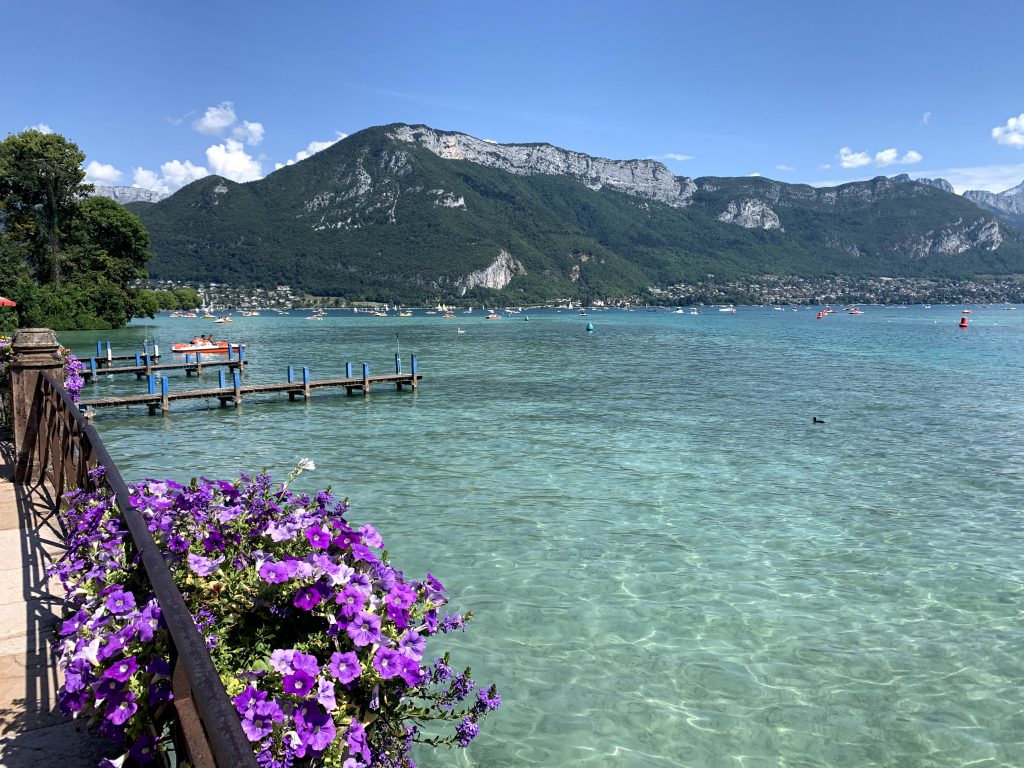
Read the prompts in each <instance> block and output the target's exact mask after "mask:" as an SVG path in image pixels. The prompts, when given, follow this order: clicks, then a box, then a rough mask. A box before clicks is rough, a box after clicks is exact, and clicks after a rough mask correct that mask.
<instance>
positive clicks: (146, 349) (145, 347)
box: [142, 339, 149, 356]
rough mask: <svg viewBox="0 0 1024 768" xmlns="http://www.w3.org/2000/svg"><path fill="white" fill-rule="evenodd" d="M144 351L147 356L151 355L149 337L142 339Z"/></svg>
mask: <svg viewBox="0 0 1024 768" xmlns="http://www.w3.org/2000/svg"><path fill="white" fill-rule="evenodd" d="M142 351H143V353H145V354H146V355H147V356H148V355H149V341H148V340H147V339H143V340H142Z"/></svg>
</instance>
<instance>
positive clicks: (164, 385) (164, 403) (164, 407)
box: [160, 376, 171, 415]
mask: <svg viewBox="0 0 1024 768" xmlns="http://www.w3.org/2000/svg"><path fill="white" fill-rule="evenodd" d="M169 390H170V383H169V381H168V379H167V377H166V376H161V377H160V412H161V413H163V414H165V415H166V414H167V412H168V411H170V410H171V403H170V400H168V399H167V394H168V391H169Z"/></svg>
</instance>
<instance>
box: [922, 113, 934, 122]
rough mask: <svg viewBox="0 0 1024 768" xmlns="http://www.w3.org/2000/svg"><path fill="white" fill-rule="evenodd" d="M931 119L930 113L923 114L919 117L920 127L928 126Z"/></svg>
mask: <svg viewBox="0 0 1024 768" xmlns="http://www.w3.org/2000/svg"><path fill="white" fill-rule="evenodd" d="M931 119H932V113H931V112H925V113H924V114H923V115H921V124H922V125H928V122H929V121H930V120H931Z"/></svg>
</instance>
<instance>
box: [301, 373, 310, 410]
mask: <svg viewBox="0 0 1024 768" xmlns="http://www.w3.org/2000/svg"><path fill="white" fill-rule="evenodd" d="M302 397H303V399H304V400H305V401H306V402H307V403H308V402H309V366H308V365H304V366H302Z"/></svg>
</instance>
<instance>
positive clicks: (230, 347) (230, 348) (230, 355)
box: [228, 342, 235, 362]
mask: <svg viewBox="0 0 1024 768" xmlns="http://www.w3.org/2000/svg"><path fill="white" fill-rule="evenodd" d="M234 348H235V345H234V344H232V343H230V342H228V362H231V361H232V360H233V359H234V354H235V353H234Z"/></svg>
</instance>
